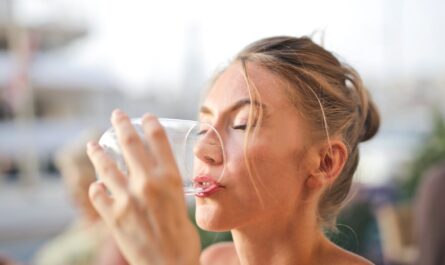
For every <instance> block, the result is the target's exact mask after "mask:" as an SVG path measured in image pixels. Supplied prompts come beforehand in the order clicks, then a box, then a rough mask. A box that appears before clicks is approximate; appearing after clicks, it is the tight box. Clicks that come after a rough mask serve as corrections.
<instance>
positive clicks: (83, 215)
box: [33, 130, 127, 265]
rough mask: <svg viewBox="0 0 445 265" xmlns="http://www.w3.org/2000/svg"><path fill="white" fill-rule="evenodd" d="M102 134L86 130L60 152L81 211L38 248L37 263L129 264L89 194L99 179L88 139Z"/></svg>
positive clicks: (60, 162)
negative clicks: (90, 157) (91, 159)
mask: <svg viewBox="0 0 445 265" xmlns="http://www.w3.org/2000/svg"><path fill="white" fill-rule="evenodd" d="M99 137H100V134H99V132H98V131H97V130H89V131H86V132H85V133H84V134H82V135H81V136H80V137H78V138H77V139H74V142H72V143H70V144H68V145H66V146H63V147H62V148H61V149H60V150H59V151H58V152H57V154H56V157H55V162H56V166H57V168H58V169H59V170H60V173H61V176H62V180H63V182H64V184H65V188H66V190H67V192H68V193H69V195H70V199H71V200H72V202H73V203H74V206H75V207H76V209H77V210H78V211H79V214H78V216H77V217H76V219H75V220H74V221H73V222H72V223H71V224H70V226H69V227H68V228H67V229H66V230H65V231H63V232H62V233H61V234H59V235H57V236H56V237H55V238H53V239H51V240H50V241H49V242H47V243H45V244H44V246H43V247H41V248H40V249H39V250H38V251H37V253H36V254H35V257H34V260H33V264H35V265H60V264H64V265H92V264H95V265H100V264H106V265H125V264H127V263H126V262H125V260H124V259H123V257H122V255H121V254H120V252H119V251H118V250H117V248H116V247H115V242H114V240H113V239H112V237H111V236H110V235H109V232H108V230H107V228H106V226H105V225H104V224H103V222H102V220H101V218H100V216H99V214H98V213H97V211H96V210H95V209H94V207H93V205H92V204H91V201H90V200H89V198H88V188H89V186H90V184H91V183H93V182H94V181H95V180H96V173H95V172H94V168H93V165H92V164H91V161H90V160H89V159H88V157H87V156H86V154H85V144H86V143H87V141H88V139H99Z"/></svg>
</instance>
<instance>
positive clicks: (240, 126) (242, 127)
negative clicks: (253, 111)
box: [232, 124, 247, 131]
mask: <svg viewBox="0 0 445 265" xmlns="http://www.w3.org/2000/svg"><path fill="white" fill-rule="evenodd" d="M246 128H247V124H240V125H236V126H233V127H232V129H234V130H242V131H245V130H246Z"/></svg>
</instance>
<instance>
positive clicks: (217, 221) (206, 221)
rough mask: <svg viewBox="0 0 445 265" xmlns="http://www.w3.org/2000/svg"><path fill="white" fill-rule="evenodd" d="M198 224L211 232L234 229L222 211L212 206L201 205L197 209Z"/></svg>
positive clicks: (228, 217)
mask: <svg viewBox="0 0 445 265" xmlns="http://www.w3.org/2000/svg"><path fill="white" fill-rule="evenodd" d="M195 218H196V224H197V225H198V226H199V227H200V228H201V229H203V230H207V231H211V232H225V231H229V230H231V229H232V228H233V226H231V224H230V222H229V219H230V216H227V215H224V214H223V211H221V209H218V207H215V206H210V205H200V206H198V205H197V207H196V213H195Z"/></svg>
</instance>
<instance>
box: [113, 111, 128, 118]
mask: <svg viewBox="0 0 445 265" xmlns="http://www.w3.org/2000/svg"><path fill="white" fill-rule="evenodd" d="M112 115H113V116H114V117H120V116H123V115H125V113H124V112H123V111H122V110H120V109H115V110H114V111H113V114H112Z"/></svg>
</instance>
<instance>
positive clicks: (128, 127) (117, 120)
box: [111, 110, 154, 176]
mask: <svg viewBox="0 0 445 265" xmlns="http://www.w3.org/2000/svg"><path fill="white" fill-rule="evenodd" d="M111 122H112V124H113V127H114V129H115V130H116V135H117V139H118V142H119V145H120V147H121V149H122V152H123V154H124V158H125V162H126V163H127V167H128V171H129V175H131V174H132V173H136V172H147V171H148V169H149V168H150V167H153V166H154V163H153V160H152V159H150V157H149V156H148V154H147V149H146V148H145V146H144V144H143V142H142V139H141V138H140V136H139V134H138V133H137V132H136V129H135V128H134V127H133V125H132V124H131V121H130V119H129V117H128V116H127V115H126V114H125V113H124V112H123V111H121V110H115V111H113V114H112V117H111ZM133 175H140V176H145V174H133Z"/></svg>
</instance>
